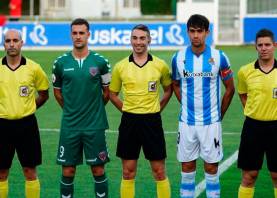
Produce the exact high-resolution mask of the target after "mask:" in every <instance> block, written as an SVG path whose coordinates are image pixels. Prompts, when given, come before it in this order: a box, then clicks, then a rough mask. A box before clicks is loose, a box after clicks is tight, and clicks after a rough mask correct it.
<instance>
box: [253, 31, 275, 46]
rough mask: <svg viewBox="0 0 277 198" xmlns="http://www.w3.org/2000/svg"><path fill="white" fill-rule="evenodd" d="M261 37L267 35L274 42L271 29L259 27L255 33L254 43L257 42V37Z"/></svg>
mask: <svg viewBox="0 0 277 198" xmlns="http://www.w3.org/2000/svg"><path fill="white" fill-rule="evenodd" d="M261 37H269V38H271V40H272V42H275V39H274V34H273V32H272V31H271V30H269V29H265V28H264V29H261V30H259V31H258V32H257V33H256V43H257V40H258V38H261Z"/></svg>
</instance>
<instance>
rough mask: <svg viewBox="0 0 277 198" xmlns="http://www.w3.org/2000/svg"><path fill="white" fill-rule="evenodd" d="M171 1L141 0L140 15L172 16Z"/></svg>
mask: <svg viewBox="0 0 277 198" xmlns="http://www.w3.org/2000/svg"><path fill="white" fill-rule="evenodd" d="M171 1H173V0H141V13H142V14H144V15H172V14H174V13H173V12H172V11H173V10H172V9H171V6H172V4H171ZM175 2H176V1H175Z"/></svg>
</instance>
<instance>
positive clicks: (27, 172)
mask: <svg viewBox="0 0 277 198" xmlns="http://www.w3.org/2000/svg"><path fill="white" fill-rule="evenodd" d="M23 173H24V176H25V179H26V180H28V181H32V180H36V179H37V172H36V168H28V167H24V168H23Z"/></svg>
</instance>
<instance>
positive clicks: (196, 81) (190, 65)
mask: <svg viewBox="0 0 277 198" xmlns="http://www.w3.org/2000/svg"><path fill="white" fill-rule="evenodd" d="M232 76H233V72H232V70H231V69H230V63H229V59H228V57H227V56H226V55H225V54H224V53H223V52H222V51H220V50H216V49H214V48H211V47H210V46H206V48H205V51H204V52H203V53H202V54H200V55H199V56H197V55H196V54H194V53H193V51H192V49H191V46H188V47H185V49H183V50H180V51H179V52H177V53H175V54H174V55H173V57H172V79H173V80H177V81H180V92H181V111H180V115H179V121H181V122H186V123H187V124H188V125H208V124H212V123H215V122H218V121H221V110H220V108H221V96H220V91H221V89H220V84H221V81H220V80H228V79H229V78H231V77H232Z"/></svg>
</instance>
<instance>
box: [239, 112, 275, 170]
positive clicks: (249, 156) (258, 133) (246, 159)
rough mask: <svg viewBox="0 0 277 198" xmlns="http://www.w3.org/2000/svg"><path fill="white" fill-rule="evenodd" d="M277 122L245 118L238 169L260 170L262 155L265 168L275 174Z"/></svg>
mask: <svg viewBox="0 0 277 198" xmlns="http://www.w3.org/2000/svg"><path fill="white" fill-rule="evenodd" d="M276 142H277V120H275V121H259V120H254V119H252V118H249V117H246V119H245V121H244V125H243V129H242V134H241V142H240V147H239V156H238V168H241V169H242V170H260V169H261V168H262V165H263V159H264V155H266V159H267V167H268V170H269V171H271V172H277V157H276V156H277V143H276Z"/></svg>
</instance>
